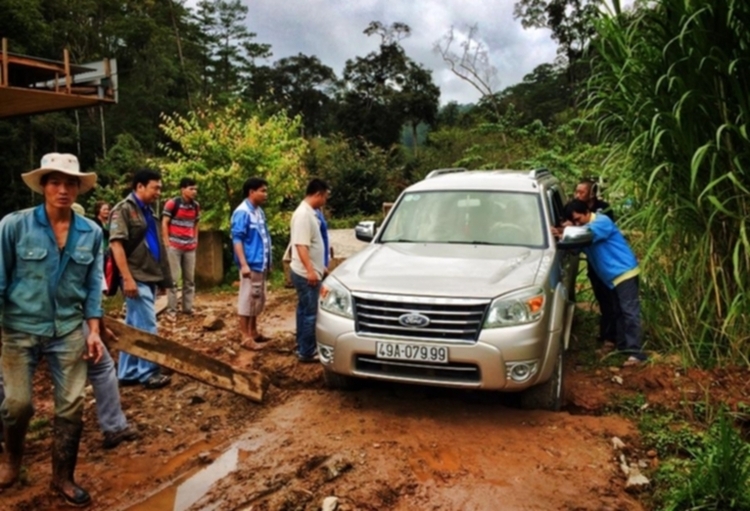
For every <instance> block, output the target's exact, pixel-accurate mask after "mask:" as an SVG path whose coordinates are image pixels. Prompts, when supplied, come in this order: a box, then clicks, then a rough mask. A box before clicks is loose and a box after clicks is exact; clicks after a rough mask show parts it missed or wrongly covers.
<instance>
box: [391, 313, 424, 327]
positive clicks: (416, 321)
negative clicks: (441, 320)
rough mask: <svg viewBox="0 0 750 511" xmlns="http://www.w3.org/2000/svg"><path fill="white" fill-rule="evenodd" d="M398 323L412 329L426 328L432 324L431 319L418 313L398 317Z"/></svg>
mask: <svg viewBox="0 0 750 511" xmlns="http://www.w3.org/2000/svg"><path fill="white" fill-rule="evenodd" d="M398 322H399V323H400V324H401V325H402V326H408V327H412V328H424V327H426V326H427V325H429V324H430V318H428V317H427V316H424V315H422V314H418V313H416V312H411V313H409V314H402V315H401V316H399V317H398Z"/></svg>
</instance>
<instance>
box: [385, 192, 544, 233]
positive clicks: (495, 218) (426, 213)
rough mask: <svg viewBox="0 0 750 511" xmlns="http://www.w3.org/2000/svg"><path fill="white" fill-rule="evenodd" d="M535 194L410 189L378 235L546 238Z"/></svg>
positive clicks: (539, 206)
mask: <svg viewBox="0 0 750 511" xmlns="http://www.w3.org/2000/svg"><path fill="white" fill-rule="evenodd" d="M540 208H541V205H540V203H539V199H538V197H537V195H536V194H530V193H521V192H496V191H454V190H441V191H431V192H413V193H407V194H406V195H404V196H403V198H402V199H401V201H400V202H399V203H398V206H397V208H396V210H395V211H394V212H393V214H392V215H391V218H390V220H389V221H388V224H387V225H386V226H385V229H384V231H383V233H382V235H381V237H380V242H381V243H389V242H391V243H392V242H413V243H463V244H485V245H523V246H529V247H543V246H544V244H545V239H546V237H545V235H544V225H543V221H542V213H541V211H540Z"/></svg>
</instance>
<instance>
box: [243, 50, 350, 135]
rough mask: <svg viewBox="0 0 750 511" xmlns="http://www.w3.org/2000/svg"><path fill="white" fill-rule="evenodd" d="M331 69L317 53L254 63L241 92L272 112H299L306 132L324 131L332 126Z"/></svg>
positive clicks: (294, 114)
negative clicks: (316, 55)
mask: <svg viewBox="0 0 750 511" xmlns="http://www.w3.org/2000/svg"><path fill="white" fill-rule="evenodd" d="M335 82H336V74H335V73H334V72H333V69H331V68H330V67H328V66H326V65H324V64H323V63H322V62H321V61H320V60H319V59H318V57H315V56H308V55H303V54H301V53H300V54H299V55H296V56H293V57H285V58H283V59H280V60H278V61H276V62H275V63H274V64H273V66H258V67H256V68H255V69H254V70H253V73H252V76H251V77H250V79H249V80H248V83H247V87H246V88H245V91H244V95H245V96H246V97H248V98H250V99H251V100H253V101H255V102H262V104H263V106H264V108H266V109H267V110H268V111H269V112H271V113H275V112H279V111H286V112H287V114H288V115H290V116H296V115H300V116H302V122H303V123H304V125H305V134H306V135H307V136H312V135H321V134H327V133H328V132H330V131H331V129H332V128H333V126H332V121H333V120H332V118H331V117H332V115H333V105H332V103H333V99H332V97H331V96H332V94H333V92H332V90H333V87H334V85H335Z"/></svg>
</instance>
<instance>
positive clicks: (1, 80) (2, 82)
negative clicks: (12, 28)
mask: <svg viewBox="0 0 750 511" xmlns="http://www.w3.org/2000/svg"><path fill="white" fill-rule="evenodd" d="M9 84H10V79H9V78H8V39H7V38H5V37H3V70H2V76H0V86H5V87H7V86H8V85H9Z"/></svg>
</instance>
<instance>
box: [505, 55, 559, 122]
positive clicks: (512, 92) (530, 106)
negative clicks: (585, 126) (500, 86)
mask: <svg viewBox="0 0 750 511" xmlns="http://www.w3.org/2000/svg"><path fill="white" fill-rule="evenodd" d="M572 98H573V92H572V89H571V87H570V86H569V85H568V83H567V79H566V71H565V68H564V67H561V66H560V65H554V64H541V65H539V66H537V67H536V68H534V70H533V71H532V72H531V73H529V74H527V75H526V76H524V77H523V81H522V82H521V83H519V84H516V85H513V86H511V87H508V88H506V89H504V90H503V91H502V92H500V93H499V94H498V95H497V100H498V102H499V104H500V106H501V108H502V110H503V112H505V111H507V108H508V106H509V105H513V106H514V108H515V109H516V111H517V112H518V114H519V116H518V118H517V121H518V126H519V127H520V126H523V125H526V124H528V123H530V122H532V121H535V120H539V121H541V122H542V123H543V124H545V125H550V124H551V123H552V122H553V120H554V118H555V115H557V114H559V113H561V112H563V111H565V110H566V109H567V108H569V107H570V106H571V103H572Z"/></svg>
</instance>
